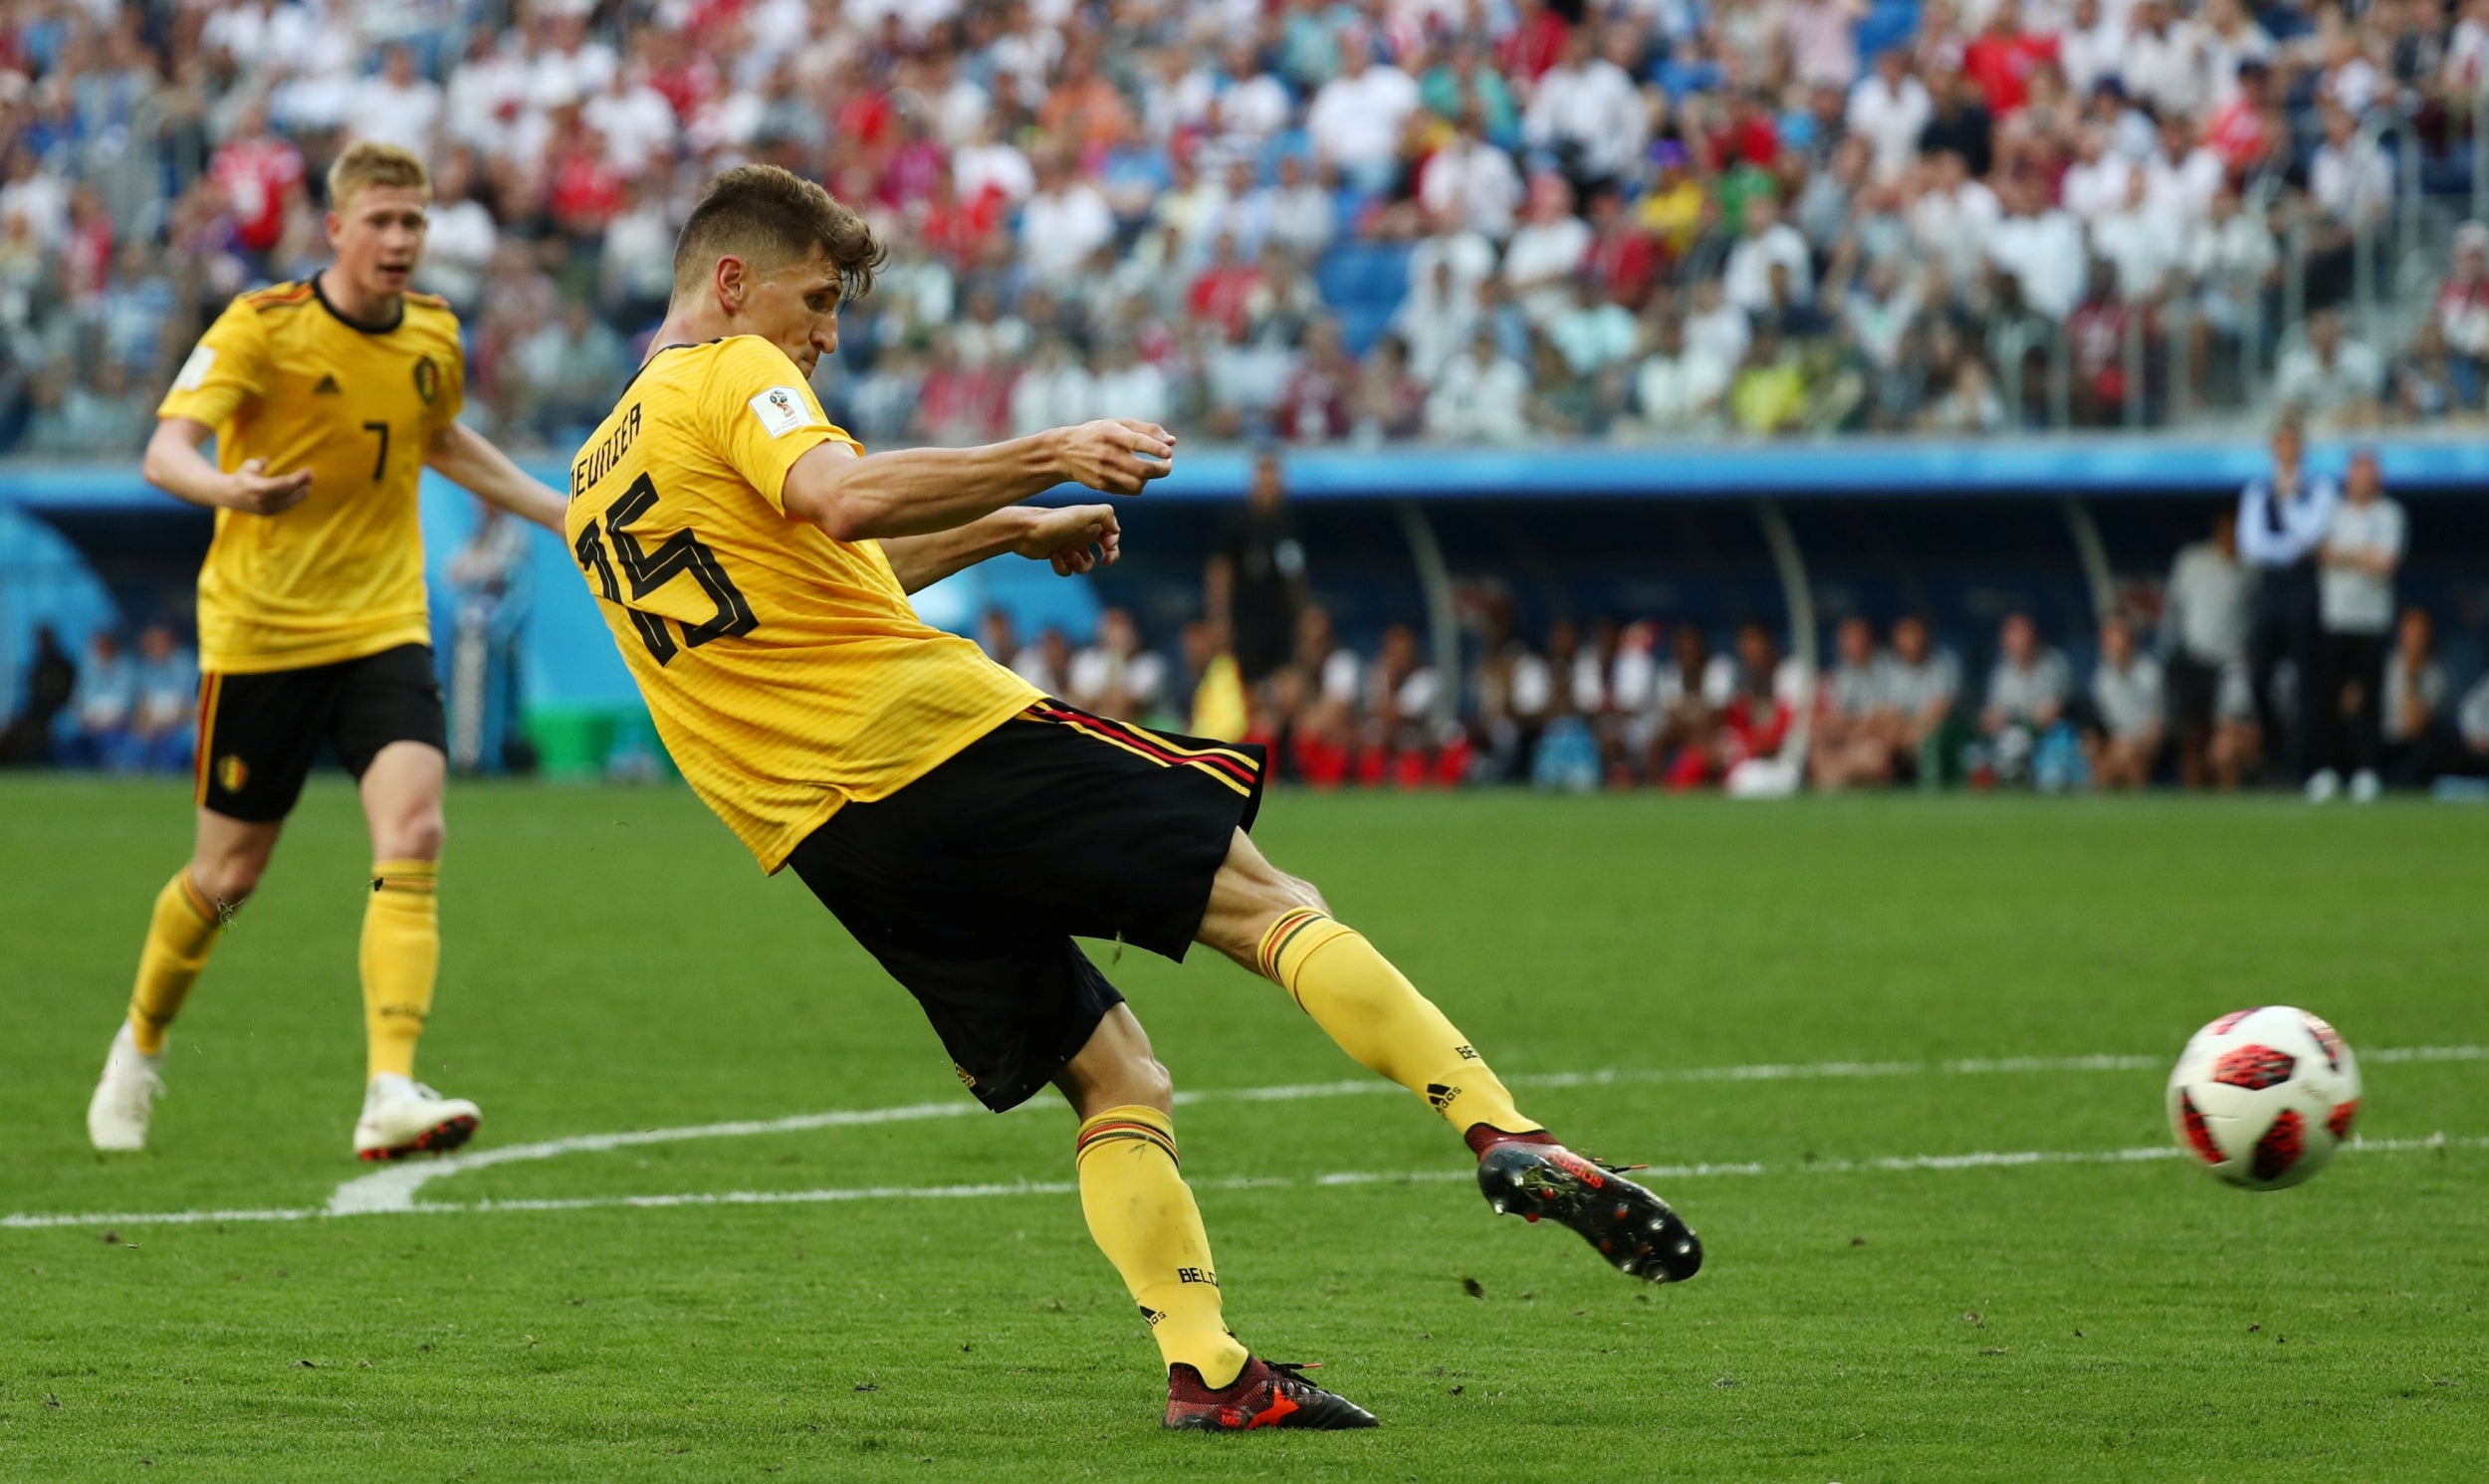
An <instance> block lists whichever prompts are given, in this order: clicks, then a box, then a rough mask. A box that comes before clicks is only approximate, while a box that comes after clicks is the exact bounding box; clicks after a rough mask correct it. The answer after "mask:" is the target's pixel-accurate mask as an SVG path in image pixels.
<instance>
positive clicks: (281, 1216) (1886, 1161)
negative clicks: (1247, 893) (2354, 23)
mask: <svg viewBox="0 0 2489 1484" xmlns="http://www.w3.org/2000/svg"><path fill="white" fill-rule="evenodd" d="M2458 1149H2459V1150H2479V1149H2489V1137H2477V1136H2475V1137H2462V1138H2449V1137H2447V1136H2446V1135H2443V1134H2432V1135H2430V1136H2428V1137H2427V1138H2425V1139H2357V1138H2355V1139H2353V1140H2352V1141H2351V1142H2350V1143H2349V1144H2346V1145H2344V1146H2343V1147H2342V1150H2341V1152H2342V1153H2344V1154H2363V1155H2373V1154H2409V1153H2413V1152H2415V1151H2423V1150H2458ZM2185 1154H2186V1152H2185V1151H2184V1150H2181V1149H2178V1148H2177V1147H2176V1146H2174V1145H2165V1144H2153V1145H2145V1146H2142V1147H2140V1148H2132V1149H2111V1150H2010V1151H2007V1150H1976V1151H1972V1152H1970V1153H1967V1154H1959V1155H1887V1156H1880V1157H1876V1158H1871V1159H1864V1160H1809V1161H1800V1162H1795V1163H1790V1164H1781V1165H1764V1164H1758V1163H1752V1162H1747V1163H1737V1164H1699V1165H1657V1166H1650V1167H1649V1168H1647V1169H1645V1170H1643V1171H1642V1175H1643V1177H1644V1178H1645V1179H1648V1180H1651V1181H1653V1182H1655V1183H1658V1182H1673V1181H1677V1180H1686V1179H1702V1178H1708V1177H1712V1176H1719V1175H1747V1176H1752V1175H1781V1174H1801V1175H1804V1174H1853V1173H1868V1172H1886V1171H1895V1172H1908V1171H1913V1170H1929V1171H1937V1172H1957V1171H1960V1170H1965V1169H2018V1168H2023V1167H2026V1166H2034V1165H2135V1164H2143V1163H2150V1162H2157V1161H2161V1160H2176V1159H2182V1158H2184V1157H2185ZM1474 1178H1475V1174H1474V1172H1473V1171H1471V1170H1468V1169H1404V1170H1376V1169H1343V1170H1337V1171H1334V1172H1332V1173H1329V1174H1318V1175H1314V1176H1313V1177H1311V1178H1310V1179H1293V1178H1289V1177H1288V1176H1285V1175H1225V1176H1217V1177H1213V1178H1209V1179H1197V1180H1194V1181H1192V1184H1193V1186H1194V1188H1196V1189H1201V1190H1267V1189H1289V1188H1303V1187H1306V1186H1313V1187H1317V1188H1337V1187H1340V1186H1356V1185H1413V1184H1431V1183H1435V1182H1438V1181H1453V1180H1471V1179H1474ZM1079 1188H1080V1187H1079V1186H1078V1185H1076V1184H1074V1183H1072V1182H1071V1181H1069V1180H1014V1181H1009V1182H1003V1183H990V1184H974V1185H851V1186H838V1187H831V1188H826V1189H815V1190H690V1191H679V1192H674V1193H668V1194H658V1195H582V1196H570V1197H558V1198H551V1199H526V1198H522V1199H513V1200H460V1201H437V1202H430V1203H427V1204H423V1205H414V1206H407V1207H404V1208H403V1209H394V1210H361V1211H347V1212H339V1211H337V1210H334V1209H329V1208H323V1207H321V1206H308V1205H307V1206H279V1207H275V1208H271V1209H265V1210H233V1211H127V1212H118V1213H105V1212H75V1211H62V1212H31V1213H19V1214H12V1215H5V1216H0V1229H9V1230H30V1229H42V1228H47V1227H57V1226H196V1225H202V1224H209V1223H223V1222H246V1221H305V1220H315V1219H329V1218H333V1217H339V1216H352V1215H362V1216H378V1215H391V1216H465V1215H489V1214H493V1213H495V1212H503V1211H532V1212H541V1211H593V1210H612V1209H634V1210H651V1209H664V1208H667V1207H671V1206H717V1205H827V1204H836V1203H842V1202H847V1201H857V1200H980V1199H991V1198H996V1197H1001V1196H1011V1195H1070V1194H1074V1193H1076V1192H1077V1191H1078V1190H1079Z"/></svg>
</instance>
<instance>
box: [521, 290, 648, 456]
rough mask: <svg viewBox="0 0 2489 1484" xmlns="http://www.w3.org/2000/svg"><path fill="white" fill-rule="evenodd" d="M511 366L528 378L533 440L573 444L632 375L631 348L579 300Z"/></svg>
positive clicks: (525, 343)
mask: <svg viewBox="0 0 2489 1484" xmlns="http://www.w3.org/2000/svg"><path fill="white" fill-rule="evenodd" d="M512 361H513V364H514V365H515V366H516V367H517V369H518V370H519V372H520V374H521V375H523V376H525V377H526V378H527V386H528V388H529V401H530V403H531V404H532V405H533V407H534V408H535V417H536V432H537V434H538V436H539V437H540V438H542V439H543V440H544V441H545V442H548V443H554V444H561V443H566V442H574V441H575V437H574V435H575V434H577V433H578V432H580V431H581V430H583V429H586V428H592V427H594V426H595V425H596V422H597V420H598V419H600V418H602V417H603V416H604V415H605V413H606V412H608V411H610V410H611V409H612V406H613V391H614V388H615V387H617V386H619V385H621V383H622V381H623V380H624V379H625V378H627V377H628V376H629V375H630V370H631V361H630V347H629V346H627V345H625V344H624V343H623V342H622V337H621V335H619V334H617V333H615V332H614V329H613V326H611V325H609V324H607V323H606V322H605V321H604V320H602V319H601V318H597V316H596V314H595V312H594V311H593V310H591V309H590V308H589V307H588V306H587V305H586V304H585V303H584V302H582V301H578V300H573V301H571V302H570V303H568V304H566V305H564V306H563V307H562V318H559V319H556V320H554V321H553V322H552V323H550V324H547V325H546V326H545V327H544V328H542V329H540V330H538V331H537V332H536V333H534V334H533V335H530V336H529V337H528V338H527V339H526V340H525V341H523V342H522V343H521V344H520V345H519V347H518V349H517V350H516V351H514V352H513V354H512Z"/></svg>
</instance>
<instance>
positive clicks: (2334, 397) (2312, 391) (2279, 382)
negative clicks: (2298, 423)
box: [2273, 339, 2385, 421]
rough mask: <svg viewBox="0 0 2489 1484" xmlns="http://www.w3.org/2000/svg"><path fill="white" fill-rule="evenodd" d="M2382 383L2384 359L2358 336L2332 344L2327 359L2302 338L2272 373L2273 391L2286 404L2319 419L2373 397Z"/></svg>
mask: <svg viewBox="0 0 2489 1484" xmlns="http://www.w3.org/2000/svg"><path fill="white" fill-rule="evenodd" d="M2384 384H2385V363H2384V361H2383V360H2381V359H2380V358H2378V356H2377V354H2376V351H2374V350H2372V349H2370V348H2369V347H2368V346H2367V345H2366V344H2363V343H2362V342H2360V341H2358V340H2353V339H2345V340H2343V341H2342V342H2341V343H2339V344H2338V345H2336V346H2335V347H2334V358H2333V359H2332V360H2331V361H2328V360H2326V359H2325V358H2324V357H2323V356H2321V355H2319V354H2317V353H2316V347H2315V346H2313V345H2309V344H2307V343H2305V342H2304V341H2303V342H2302V343H2300V344H2298V345H2294V346H2292V347H2291V348H2290V349H2289V350H2288V351H2287V352H2285V353H2284V354H2283V356H2282V364H2281V368H2280V369H2279V370H2278V371H2277V372H2276V373H2275V374H2274V378H2273V388H2274V394H2275V395H2276V396H2277V397H2278V398H2279V399H2280V401H2281V402H2282V404H2283V405H2284V406H2286V407H2296V408H2298V409H2299V410H2300V411H2302V412H2304V413H2306V414H2307V415H2308V416H2309V417H2311V418H2315V419H2318V420H2319V421H2322V420H2324V419H2326V418H2330V417H2332V416H2333V415H2334V414H2335V413H2338V412H2341V411H2342V410H2343V409H2345V408H2347V407H2350V406H2353V405H2355V404H2357V403H2360V402H2365V401H2369V400H2371V399H2373V398H2375V397H2376V394H2377V392H2378V391H2379V390H2381V389H2382V388H2383V386H2384Z"/></svg>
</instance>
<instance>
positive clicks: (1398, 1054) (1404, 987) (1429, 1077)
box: [1259, 907, 1538, 1134]
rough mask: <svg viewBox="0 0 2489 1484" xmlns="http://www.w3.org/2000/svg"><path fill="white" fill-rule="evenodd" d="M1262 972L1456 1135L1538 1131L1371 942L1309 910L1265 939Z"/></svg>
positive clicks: (1285, 917)
mask: <svg viewBox="0 0 2489 1484" xmlns="http://www.w3.org/2000/svg"><path fill="white" fill-rule="evenodd" d="M1259 960H1260V963H1261V971H1262V972H1263V973H1265V974H1267V975H1269V977H1270V978H1271V979H1272V980H1273V981H1274V982H1275V983H1277V984H1278V986H1279V987H1280V988H1282V989H1285V990H1286V991H1287V992H1288V993H1289V994H1290V995H1292V996H1294V997H1295V1000H1296V1004H1297V1007H1298V1008H1299V1009H1302V1010H1303V1011H1304V1012H1305V1013H1306V1014H1308V1015H1311V1016H1312V1017H1313V1019H1314V1023H1315V1024H1316V1025H1319V1026H1321V1027H1322V1028H1323V1030H1324V1031H1326V1032H1327V1033H1329V1035H1330V1037H1331V1039H1332V1040H1334V1041H1337V1042H1339V1045H1340V1049H1341V1050H1342V1051H1345V1052H1347V1053H1348V1054H1349V1055H1350V1056H1353V1057H1355V1058H1356V1059H1357V1060H1358V1061H1360V1062H1362V1063H1364V1064H1365V1065H1366V1066H1367V1067H1368V1068H1370V1069H1372V1070H1374V1071H1376V1072H1380V1073H1381V1074H1383V1075H1384V1076H1386V1077H1388V1078H1390V1079H1391V1080H1392V1081H1394V1082H1397V1083H1399V1084H1400V1085H1401V1086H1402V1087H1405V1088H1407V1089H1409V1091H1411V1092H1413V1093H1416V1094H1417V1095H1418V1096H1419V1097H1421V1098H1424V1099H1425V1100H1426V1101H1427V1103H1428V1104H1429V1105H1430V1106H1432V1107H1433V1108H1434V1110H1435V1111H1436V1112H1437V1113H1440V1114H1442V1115H1443V1116H1444V1118H1445V1120H1446V1121H1447V1122H1449V1123H1450V1124H1451V1125H1452V1126H1453V1127H1454V1128H1456V1129H1459V1130H1461V1131H1462V1132H1463V1133H1465V1134H1466V1133H1468V1132H1469V1130H1470V1129H1471V1128H1472V1127H1474V1126H1475V1125H1478V1124H1484V1125H1486V1126H1487V1127H1488V1128H1492V1129H1500V1130H1502V1131H1503V1132H1505V1133H1507V1134H1518V1133H1524V1132H1527V1131H1530V1130H1534V1129H1536V1128H1538V1125H1537V1124H1536V1123H1534V1122H1532V1121H1530V1120H1529V1119H1526V1118H1523V1117H1522V1116H1521V1112H1520V1110H1519V1109H1516V1108H1514V1107H1513V1106H1512V1094H1510V1093H1509V1092H1506V1091H1505V1090H1504V1085H1503V1083H1502V1082H1501V1080H1499V1079H1498V1078H1497V1077H1496V1076H1495V1074H1494V1072H1493V1071H1492V1070H1491V1069H1489V1068H1488V1067H1487V1065H1486V1063H1485V1062H1484V1061H1482V1060H1480V1059H1479V1058H1478V1054H1477V1052H1476V1051H1475V1050H1474V1049H1472V1048H1471V1045H1470V1042H1469V1038H1468V1037H1466V1036H1464V1035H1462V1034H1461V1030H1460V1027H1458V1026H1456V1025H1454V1024H1453V1023H1452V1022H1451V1021H1450V1020H1447V1019H1446V1018H1444V1012H1443V1011H1441V1010H1439V1009H1437V1008H1435V1004H1434V1001H1432V1000H1430V999H1428V998H1427V997H1426V996H1425V995H1423V994H1420V993H1419V992H1418V991H1417V988H1416V986H1415V985H1413V984H1411V983H1410V982H1409V981H1408V979H1406V978H1405V977H1403V976H1402V975H1401V972H1400V970H1399V969H1397V968H1394V967H1392V963H1391V960H1390V959H1388V958H1386V957H1384V956H1383V955H1382V954H1378V953H1376V952H1375V951H1374V945H1372V944H1370V943H1368V942H1366V940H1365V935H1363V934H1361V933H1359V932H1357V931H1356V930H1355V929H1353V928H1350V927H1348V926H1346V925H1345V924H1343V923H1340V922H1339V921H1337V920H1336V919H1334V918H1332V917H1331V916H1330V915H1328V914H1327V913H1323V912H1321V911H1318V910H1316V909H1314V908H1311V907H1300V908H1297V909H1296V910H1295V911H1293V912H1288V913H1283V914H1281V915H1280V917H1279V920H1278V921H1277V922H1275V923H1272V924H1271V925H1270V930H1269V931H1268V932H1266V933H1264V934H1263V935H1262V936H1261V951H1260V954H1259Z"/></svg>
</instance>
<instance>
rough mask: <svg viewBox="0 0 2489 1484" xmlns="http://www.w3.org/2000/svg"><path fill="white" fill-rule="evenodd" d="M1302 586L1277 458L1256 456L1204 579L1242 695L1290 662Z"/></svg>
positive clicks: (1206, 604) (1205, 599)
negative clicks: (1247, 486) (1240, 503)
mask: <svg viewBox="0 0 2489 1484" xmlns="http://www.w3.org/2000/svg"><path fill="white" fill-rule="evenodd" d="M1306 583H1307V577H1306V573H1305V542H1304V538H1303V537H1302V536H1301V535H1299V534H1298V533H1297V529H1296V518H1295V516H1294V515H1293V514H1292V513H1291V512H1290V511H1289V509H1288V504H1287V481H1286V475H1285V473H1284V471H1283V470H1282V469H1281V468H1280V464H1279V456H1278V455H1277V454H1275V453H1272V452H1270V451H1268V450H1264V451H1262V452H1260V453H1258V454H1256V455H1254V458H1253V479H1252V489H1251V492H1250V494H1249V496H1248V498H1247V500H1246V502H1245V509H1244V510H1243V511H1242V512H1241V513H1239V514H1238V515H1237V517H1236V518H1235V519H1234V520H1233V521H1231V522H1230V523H1229V526H1228V529H1227V530H1226V532H1225V533H1224V534H1223V535H1222V536H1221V537H1220V540H1219V545H1218V547H1217V549H1216V550H1215V551H1214V552H1213V553H1212V554H1211V557H1210V561H1209V564H1208V566H1207V567H1206V568H1205V569H1204V571H1203V576H1202V610H1203V611H1204V612H1205V613H1206V614H1208V615H1209V620H1210V622H1211V624H1212V625H1213V626H1214V628H1215V629H1216V630H1217V631H1218V632H1219V633H1220V634H1222V635H1233V636H1234V645H1233V653H1234V656H1235V663H1236V666H1237V670H1238V673H1239V677H1240V679H1241V680H1242V681H1243V683H1244V684H1245V685H1246V686H1247V687H1250V686H1254V685H1257V684H1259V683H1260V682H1261V681H1262V679H1263V678H1264V677H1266V676H1268V675H1269V674H1270V672H1271V671H1273V670H1276V669H1277V668H1278V667H1279V666H1281V665H1283V664H1285V663H1286V662H1287V659H1288V656H1289V653H1290V651H1291V650H1292V648H1293V647H1294V645H1295V642H1296V637H1297V635H1296V623H1297V613H1298V612H1299V610H1301V609H1302V608H1303V607H1304V605H1305V592H1306ZM1204 735H1209V734H1204Z"/></svg>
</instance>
